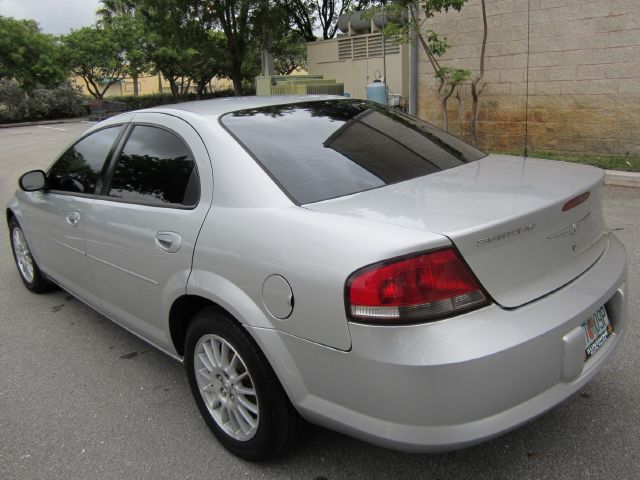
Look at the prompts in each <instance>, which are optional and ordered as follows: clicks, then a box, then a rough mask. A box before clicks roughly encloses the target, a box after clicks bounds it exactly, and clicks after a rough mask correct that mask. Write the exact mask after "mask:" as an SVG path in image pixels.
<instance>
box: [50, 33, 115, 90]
mask: <svg viewBox="0 0 640 480" xmlns="http://www.w3.org/2000/svg"><path fill="white" fill-rule="evenodd" d="M62 44H63V46H64V56H65V58H66V61H67V64H68V66H69V69H70V70H71V71H72V72H73V73H74V74H75V75H78V76H80V77H82V79H83V80H84V81H85V83H86V85H87V90H88V91H89V93H90V94H91V96H93V97H94V98H96V99H98V100H101V99H102V97H103V96H104V94H105V92H106V91H107V90H108V89H109V87H110V86H111V85H113V84H114V83H116V82H118V81H120V80H122V78H124V72H125V63H124V58H123V52H122V47H121V45H120V42H119V40H118V38H117V37H116V35H115V34H114V32H113V31H112V30H110V29H106V28H102V27H83V28H80V29H78V30H73V31H72V32H71V33H70V34H68V35H64V36H63V37H62Z"/></svg>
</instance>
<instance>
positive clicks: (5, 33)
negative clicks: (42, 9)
mask: <svg viewBox="0 0 640 480" xmlns="http://www.w3.org/2000/svg"><path fill="white" fill-rule="evenodd" d="M66 76H67V72H66V71H65V69H64V67H63V66H62V64H61V57H60V54H59V48H58V44H57V42H56V39H55V37H54V36H52V35H47V34H44V33H42V32H41V31H40V29H39V28H38V24H37V23H36V22H35V21H33V20H15V19H13V18H10V17H2V16H0V78H9V79H11V78H13V79H15V80H16V81H17V82H18V84H19V85H20V87H21V88H22V89H23V90H24V91H25V92H31V91H33V90H34V89H35V88H37V87H39V86H42V87H54V86H57V85H59V84H60V83H61V82H63V81H64V80H65V78H66Z"/></svg>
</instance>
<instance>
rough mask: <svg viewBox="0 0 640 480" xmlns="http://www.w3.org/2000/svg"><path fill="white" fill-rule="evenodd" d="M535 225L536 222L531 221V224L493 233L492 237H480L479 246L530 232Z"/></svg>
mask: <svg viewBox="0 0 640 480" xmlns="http://www.w3.org/2000/svg"><path fill="white" fill-rule="evenodd" d="M535 227H536V224H535V223H530V224H529V225H525V226H524V227H518V228H514V229H513V230H509V231H508V232H502V233H498V234H497V235H491V236H490V237H484V238H480V239H478V246H479V247H481V246H482V245H488V244H489V243H493V242H497V241H498V240H504V239H505V238H514V237H517V236H518V235H520V234H522V233H526V232H530V231H531V230H533V229H534V228H535Z"/></svg>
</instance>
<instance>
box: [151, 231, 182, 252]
mask: <svg viewBox="0 0 640 480" xmlns="http://www.w3.org/2000/svg"><path fill="white" fill-rule="evenodd" d="M181 243H182V237H181V236H180V235H179V234H177V233H175V232H158V233H156V247H158V248H159V249H160V250H164V251H165V252H169V253H176V252H177V251H178V250H179V249H180V244H181Z"/></svg>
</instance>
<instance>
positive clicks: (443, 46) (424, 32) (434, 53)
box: [378, 0, 471, 130]
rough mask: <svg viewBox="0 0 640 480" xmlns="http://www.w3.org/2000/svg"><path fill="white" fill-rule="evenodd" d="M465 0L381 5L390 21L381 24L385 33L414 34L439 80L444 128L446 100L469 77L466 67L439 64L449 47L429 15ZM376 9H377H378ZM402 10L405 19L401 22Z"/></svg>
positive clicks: (446, 125) (457, 7) (405, 36)
mask: <svg viewBox="0 0 640 480" xmlns="http://www.w3.org/2000/svg"><path fill="white" fill-rule="evenodd" d="M465 2H466V0H425V1H420V0H394V1H392V2H391V3H388V4H386V5H385V6H384V9H385V14H386V16H387V18H388V20H389V23H388V24H387V26H386V27H385V28H384V33H385V35H386V36H387V37H391V38H398V39H399V40H400V41H405V42H407V41H411V39H412V37H415V39H416V41H417V43H418V44H419V45H420V46H421V47H422V50H423V52H424V53H425V55H426V57H427V59H428V60H429V63H430V64H431V67H432V68H433V71H434V76H435V78H436V80H437V82H438V88H437V91H436V93H437V95H438V98H439V100H440V110H441V112H442V123H443V127H444V129H445V130H448V129H449V115H448V113H447V101H448V100H449V98H451V96H452V95H453V94H454V93H455V91H456V89H457V88H458V87H459V86H460V85H461V84H462V83H464V82H466V81H467V80H468V79H469V78H470V77H471V72H470V71H469V70H465V69H461V68H456V67H452V66H448V65H442V64H441V63H440V60H439V58H440V57H442V55H444V53H445V52H446V51H447V48H449V43H448V42H447V39H446V38H445V37H441V36H440V35H438V34H437V33H436V32H435V31H433V30H431V29H429V28H428V22H429V19H431V18H433V16H434V15H436V14H437V13H441V12H448V11H449V10H456V11H460V9H462V7H463V5H464V4H465ZM378 10H379V9H378ZM404 12H407V14H408V20H407V21H406V22H402V21H401V19H402V17H403V14H404Z"/></svg>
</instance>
